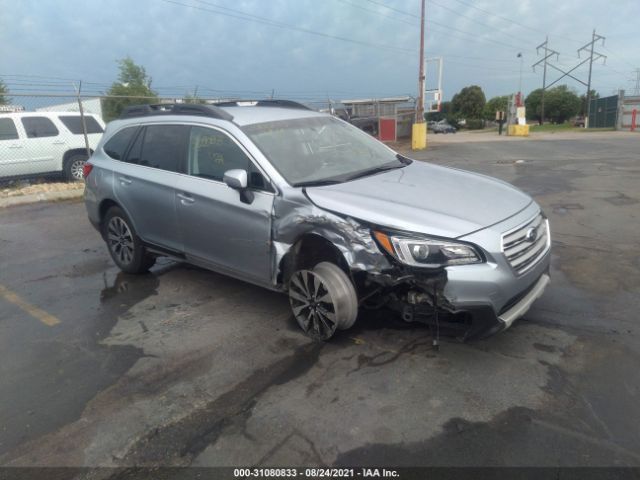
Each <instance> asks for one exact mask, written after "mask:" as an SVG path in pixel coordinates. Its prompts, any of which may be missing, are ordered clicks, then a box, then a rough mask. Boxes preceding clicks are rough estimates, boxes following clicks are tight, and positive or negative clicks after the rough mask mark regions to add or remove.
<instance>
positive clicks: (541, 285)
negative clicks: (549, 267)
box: [498, 273, 551, 330]
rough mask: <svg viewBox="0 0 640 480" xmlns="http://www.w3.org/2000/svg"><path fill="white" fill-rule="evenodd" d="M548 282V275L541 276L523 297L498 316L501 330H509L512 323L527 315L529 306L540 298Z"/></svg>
mask: <svg viewBox="0 0 640 480" xmlns="http://www.w3.org/2000/svg"><path fill="white" fill-rule="evenodd" d="M550 281H551V279H550V278H549V275H547V274H546V273H545V274H543V275H542V276H541V277H540V278H539V279H538V281H537V282H536V283H535V284H534V285H533V288H531V290H529V292H528V293H527V294H526V295H525V296H524V297H522V298H521V299H520V300H519V301H518V302H517V303H516V304H515V305H513V306H512V307H511V308H509V309H508V310H507V311H506V312H504V313H502V314H500V316H498V320H499V321H500V322H501V323H502V324H503V330H505V329H507V328H509V327H510V326H511V324H512V323H513V322H514V321H516V320H517V319H518V318H520V317H522V316H523V315H524V314H525V313H527V311H528V310H529V308H530V307H531V304H532V303H533V302H535V301H536V300H537V299H538V298H540V297H541V296H542V294H543V293H544V290H545V288H547V285H549V282H550Z"/></svg>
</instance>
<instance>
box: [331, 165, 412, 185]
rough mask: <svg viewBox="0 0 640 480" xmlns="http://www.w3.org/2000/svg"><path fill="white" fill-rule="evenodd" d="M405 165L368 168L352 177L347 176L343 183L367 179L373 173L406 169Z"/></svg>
mask: <svg viewBox="0 0 640 480" xmlns="http://www.w3.org/2000/svg"><path fill="white" fill-rule="evenodd" d="M406 166H407V164H405V163H398V164H393V165H388V164H387V165H380V166H379V167H375V168H370V169H369V170H363V171H362V172H357V173H354V174H353V175H349V176H348V177H345V179H344V180H345V182H347V181H349V180H355V179H356V178H362V177H367V176H369V175H373V174H375V173H380V172H386V171H387V170H395V169H397V168H403V167H406Z"/></svg>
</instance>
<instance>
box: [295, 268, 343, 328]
mask: <svg viewBox="0 0 640 480" xmlns="http://www.w3.org/2000/svg"><path fill="white" fill-rule="evenodd" d="M329 288H330V287H329V286H328V285H327V282H326V280H325V279H323V278H322V277H321V276H320V275H318V274H317V273H314V272H313V271H311V270H299V271H297V272H295V273H294V274H293V276H292V277H291V283H290V285H289V300H290V302H291V309H292V310H293V315H294V317H295V318H296V320H297V322H298V324H299V325H300V327H301V328H302V329H303V330H304V332H305V333H306V334H307V335H309V336H310V337H313V338H316V339H319V340H326V339H328V338H330V337H331V336H332V335H333V334H334V332H335V331H336V328H337V327H338V319H337V317H336V304H335V303H334V299H333V298H332V295H331V292H330V290H329Z"/></svg>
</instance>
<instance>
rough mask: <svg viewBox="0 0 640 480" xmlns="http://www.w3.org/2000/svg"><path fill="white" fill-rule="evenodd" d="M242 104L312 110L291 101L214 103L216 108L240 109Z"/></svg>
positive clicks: (229, 101) (231, 101) (270, 100)
mask: <svg viewBox="0 0 640 480" xmlns="http://www.w3.org/2000/svg"><path fill="white" fill-rule="evenodd" d="M243 104H247V105H248V106H252V107H282V108H297V109H299V110H312V109H311V108H309V107H307V106H306V105H303V104H302V103H300V102H294V101H293V100H275V99H268V100H228V101H224V102H218V103H215V105H216V106H218V107H241V106H243Z"/></svg>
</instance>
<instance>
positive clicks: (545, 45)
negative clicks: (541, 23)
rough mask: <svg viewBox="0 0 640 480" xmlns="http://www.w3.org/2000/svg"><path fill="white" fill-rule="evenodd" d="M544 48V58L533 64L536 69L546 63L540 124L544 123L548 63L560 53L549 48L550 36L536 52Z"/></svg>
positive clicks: (543, 74)
mask: <svg viewBox="0 0 640 480" xmlns="http://www.w3.org/2000/svg"><path fill="white" fill-rule="evenodd" d="M541 49H544V58H543V59H542V60H539V61H538V62H536V63H534V64H533V65H532V67H533V70H534V71H535V70H536V66H538V65H540V64H541V63H542V64H543V65H544V69H543V72H542V99H541V102H540V125H542V124H543V123H544V92H545V90H546V89H547V63H548V60H549V58H550V57H552V56H554V55H555V56H556V59H557V58H558V57H559V55H560V53H559V52H556V51H555V50H553V49H551V48H549V37H548V36H547V37H545V39H544V42H542V43H541V44H540V45H538V46H537V47H536V53H540V50H541Z"/></svg>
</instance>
